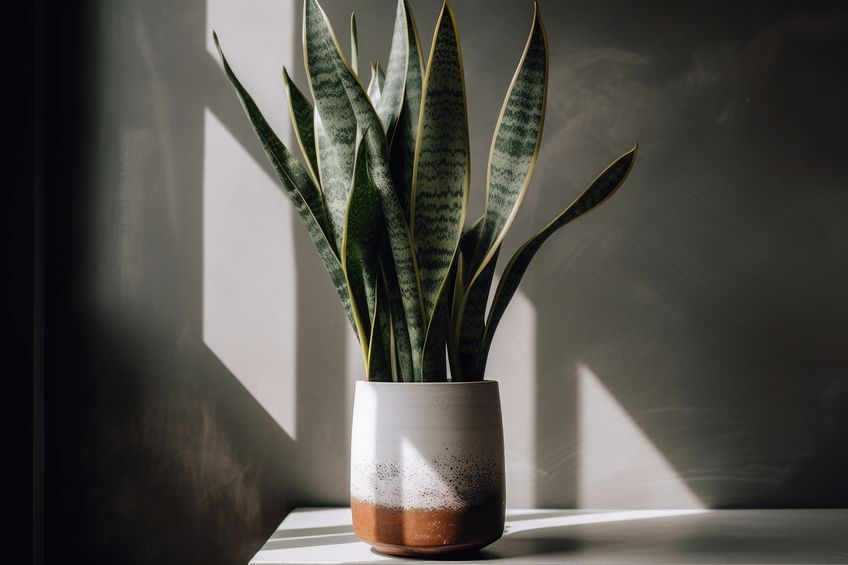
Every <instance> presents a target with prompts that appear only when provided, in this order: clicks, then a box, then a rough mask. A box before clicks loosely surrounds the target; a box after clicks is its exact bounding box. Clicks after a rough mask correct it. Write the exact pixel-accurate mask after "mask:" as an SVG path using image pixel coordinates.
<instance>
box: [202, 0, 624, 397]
mask: <svg viewBox="0 0 848 565" xmlns="http://www.w3.org/2000/svg"><path fill="white" fill-rule="evenodd" d="M350 26H351V27H350V31H351V34H350V35H351V48H350V50H351V53H350V62H348V58H347V57H346V56H345V54H344V52H343V51H342V49H341V47H340V45H339V41H338V39H337V38H336V35H335V34H334V32H333V28H332V27H331V25H330V22H329V20H328V18H327V16H326V14H325V13H324V11H323V9H322V8H321V6H320V5H319V4H318V2H317V1H316V0H305V1H304V9H303V59H304V66H305V68H306V76H307V78H308V81H309V91H310V92H311V101H310V100H309V98H308V97H307V96H305V95H304V94H303V92H302V91H301V90H300V89H299V88H298V87H297V86H296V85H295V84H294V82H293V81H292V79H291V77H290V76H289V74H288V73H287V72H286V70H285V68H284V69H283V72H282V79H283V82H284V83H285V86H286V90H287V95H288V102H289V107H290V110H291V117H292V123H293V126H294V131H295V137H296V138H297V142H298V144H299V145H300V150H301V153H302V155H303V162H301V161H300V160H299V159H298V158H297V157H296V156H295V155H294V154H293V153H292V152H291V151H290V150H289V149H288V148H287V147H286V146H285V145H284V144H283V143H282V142H281V141H280V139H279V138H278V137H277V135H276V134H275V133H274V131H273V130H272V129H271V127H270V126H269V124H268V122H267V121H266V120H265V118H264V117H263V116H262V113H261V112H260V110H259V108H258V107H257V105H256V103H255V102H254V101H253V99H252V98H251V96H250V94H248V92H247V91H246V90H245V89H244V87H243V86H242V84H241V82H239V80H238V78H237V77H236V75H235V73H234V72H233V69H232V68H231V67H230V65H229V64H228V62H227V60H226V58H225V57H224V54H223V52H222V51H221V46H220V43H219V42H218V37H217V35H215V37H214V38H215V44H216V45H217V47H218V52H219V54H220V56H221V60H222V63H223V67H224V71H225V73H226V75H227V77H228V78H229V80H230V82H231V83H232V85H233V87H234V88H235V91H236V94H237V95H238V98H239V99H240V101H241V104H242V106H243V107H244V110H245V112H246V113H247V116H248V119H249V120H250V122H251V124H252V126H253V129H254V130H255V132H256V134H257V136H258V137H259V140H260V142H261V143H262V147H263V148H264V150H265V152H266V154H267V156H268V158H269V159H270V161H271V164H272V166H273V168H274V170H275V172H276V174H277V176H278V178H279V182H280V185H281V186H282V189H283V190H284V191H285V193H286V194H287V195H288V196H289V198H290V199H291V201H292V203H293V204H294V207H295V209H296V210H297V213H298V214H299V215H300V217H301V218H302V219H303V221H304V223H305V224H306V229H307V231H308V233H309V236H310V237H311V238H312V241H313V242H314V244H315V246H316V248H317V249H318V253H319V255H320V256H321V260H322V261H323V263H324V266H325V267H326V269H327V272H328V273H329V275H330V280H331V282H332V284H333V286H334V288H335V291H336V293H337V294H338V296H339V299H340V300H341V303H342V306H343V307H344V310H345V313H346V314H347V318H348V320H349V321H350V324H351V326H352V328H353V330H354V332H355V333H356V336H357V337H358V339H359V344H360V346H361V349H362V355H363V359H364V362H365V371H366V375H367V378H368V379H369V380H378V381H401V382H409V381H444V380H447V378H448V370H447V365H446V357H447V359H448V362H449V364H450V374H451V378H452V379H453V380H465V381H468V380H481V379H482V378H483V376H484V374H485V370H486V359H487V357H488V353H489V348H490V347H491V344H492V338H493V336H494V334H495V330H496V329H497V327H498V323H499V322H500V320H501V317H502V316H503V314H504V311H505V310H506V308H507V305H508V304H509V302H510V299H511V298H512V296H513V295H514V294H515V291H516V289H517V288H518V285H519V283H520V281H521V278H522V276H523V275H524V273H525V272H526V271H527V267H528V266H529V264H530V262H531V260H532V259H533V257H534V255H535V254H536V252H537V251H538V250H539V248H540V247H541V246H542V244H543V243H544V242H545V241H547V239H548V238H549V237H550V236H551V235H553V234H554V232H556V231H557V230H558V229H559V228H561V227H562V226H564V225H566V224H568V223H569V222H571V221H573V220H575V219H577V218H578V217H580V216H581V215H583V214H585V213H586V212H589V211H590V210H592V209H594V208H595V207H597V206H599V205H600V204H601V203H603V202H604V201H605V200H606V199H607V198H609V197H610V196H611V195H612V194H613V193H614V192H615V191H616V189H618V187H619V186H620V185H621V184H622V182H623V181H624V179H625V177H626V176H627V174H628V172H629V171H630V169H631V167H632V166H633V161H634V158H635V155H636V146H634V147H633V148H631V149H630V150H629V151H627V152H626V153H624V154H623V155H622V156H621V157H619V158H618V159H616V160H615V161H613V162H612V164H610V165H609V166H608V167H607V168H606V169H605V170H604V171H603V172H602V173H601V174H600V175H599V176H598V177H597V178H596V179H595V180H594V181H592V182H591V183H590V184H589V186H588V187H587V188H586V189H585V191H584V192H583V193H582V194H580V196H578V197H577V199H576V200H574V201H573V202H572V203H570V204H568V205H567V206H566V207H565V208H564V209H563V210H562V211H561V212H559V213H558V214H557V215H556V216H555V217H554V218H553V219H552V220H551V221H550V222H549V223H548V224H547V225H546V226H545V227H544V228H543V229H542V230H541V231H540V232H538V233H537V234H536V235H535V236H533V237H532V238H531V239H530V240H529V241H527V242H526V243H525V244H524V245H522V246H521V247H520V248H519V249H518V251H516V252H515V254H514V255H513V256H512V258H511V259H510V260H509V262H508V263H507V265H506V268H505V269H504V271H503V274H502V275H501V278H500V281H499V283H498V285H497V289H496V290H495V295H494V298H493V300H492V302H491V306H490V307H489V308H488V313H487V308H486V306H487V302H488V298H489V294H490V292H491V287H492V282H493V276H494V272H495V265H496V263H497V260H498V255H499V254H500V250H501V246H502V243H503V240H504V236H505V235H506V233H507V230H508V229H509V227H510V225H511V224H512V222H513V219H514V218H515V215H516V212H517V210H518V207H519V205H520V204H521V201H522V200H523V198H524V195H525V193H526V191H527V188H528V186H529V184H530V178H531V176H532V174H533V169H534V168H535V165H536V158H537V156H538V154H539V145H540V142H541V139H542V126H543V123H544V118H545V102H546V98H547V86H548V44H547V38H546V35H545V28H544V26H543V24H542V17H541V13H540V11H539V5H538V3H536V4H535V7H534V14H533V21H532V25H531V28H530V34H529V37H528V39H527V43H526V45H525V47H524V52H523V54H522V56H521V59H520V61H519V63H518V68H517V69H516V71H515V75H514V77H513V79H512V83H511V84H510V86H509V90H508V91H507V94H506V98H505V100H504V103H503V106H502V108H501V112H500V117H499V119H498V122H497V126H496V128H495V133H494V139H493V140H492V145H491V150H490V152H489V163H488V170H487V179H486V180H487V182H486V206H485V211H484V213H483V215H482V216H481V217H480V218H479V219H477V221H476V222H474V223H473V224H472V225H471V226H470V227H469V228H468V229H464V227H465V224H466V214H467V210H468V192H469V176H470V153H469V147H468V119H467V108H466V99H465V79H464V76H463V66H462V53H461V50H460V43H459V35H458V32H457V27H456V21H455V19H454V14H453V11H452V10H451V7H450V5H449V4H448V2H447V1H445V2H444V4H443V5H442V8H441V13H440V16H439V18H438V22H437V24H436V30H435V34H434V36H433V43H432V46H431V48H430V55H429V60H428V61H427V63H426V65H425V64H424V61H423V58H422V52H421V45H420V42H419V38H418V32H417V30H416V26H415V19H414V18H413V15H412V12H411V11H410V7H409V4H408V2H407V0H399V1H398V5H397V14H396V19H395V25H394V31H393V37H392V44H391V51H390V54H389V58H388V64H387V65H386V68H385V72H384V71H383V69H382V67H380V66H379V65H377V64H374V65H372V66H371V77H370V81H369V83H368V86H367V87H366V86H365V82H364V81H363V78H364V77H360V76H359V74H358V67H359V63H358V59H359V54H358V47H357V34H356V20H355V18H354V17H353V16H352V17H351V21H350ZM445 352H447V356H446V355H445Z"/></svg>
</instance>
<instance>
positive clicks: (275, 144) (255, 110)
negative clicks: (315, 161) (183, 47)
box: [213, 34, 356, 329]
mask: <svg viewBox="0 0 848 565" xmlns="http://www.w3.org/2000/svg"><path fill="white" fill-rule="evenodd" d="M213 38H214V40H215V46H216V47H217V49H218V54H219V55H220V57H221V62H222V63H223V65H224V72H225V73H226V75H227V78H228V79H229V80H230V83H231V84H232V85H233V88H234V89H235V91H236V94H237V95H238V98H239V101H240V102H241V105H242V107H243V108H244V111H245V113H246V114H247V117H248V119H249V120H250V123H251V125H252V126H253V129H254V131H255V132H256V136H257V137H258V138H259V141H260V142H261V144H262V148H263V149H264V150H265V154H266V155H267V156H268V159H269V160H270V161H271V165H272V166H273V168H274V172H275V173H276V174H277V178H278V179H279V181H280V184H281V185H282V187H283V190H284V192H285V193H286V194H287V195H288V196H289V198H290V199H291V201H292V203H293V204H294V207H295V210H296V211H297V213H298V215H299V216H300V217H301V219H303V222H304V224H305V225H306V230H307V232H308V233H309V236H310V237H311V238H312V241H313V243H314V244H315V247H316V248H317V249H318V254H319V255H320V257H321V260H322V262H323V263H324V267H325V268H326V269H327V273H328V274H329V275H330V280H331V282H332V283H333V287H334V288H335V290H336V294H338V296H339V299H340V300H341V302H342V305H343V306H344V309H345V313H346V314H347V317H348V319H349V320H350V323H351V325H352V326H353V327H354V329H356V323H355V322H354V318H353V311H352V308H351V305H350V297H349V296H348V292H347V286H346V281H345V276H344V271H343V269H342V266H341V262H340V261H339V257H338V255H337V254H336V252H335V250H334V248H333V245H332V244H331V243H330V242H331V241H332V239H331V236H330V234H329V233H328V232H329V230H328V228H327V225H328V224H329V222H328V221H327V219H326V218H327V215H326V210H325V209H324V203H323V201H322V199H321V194H320V192H319V191H318V189H317V187H315V185H314V184H312V181H311V179H310V178H309V174H308V173H307V172H306V170H305V169H304V168H303V165H301V164H300V161H298V160H297V158H296V157H295V156H294V155H293V154H292V153H291V152H290V151H289V150H288V149H287V148H286V147H285V145H283V143H282V142H281V141H280V139H279V137H277V135H276V134H275V133H274V131H273V130H272V129H271V126H270V125H269V124H268V122H267V121H266V120H265V117H264V116H263V115H262V112H260V110H259V107H258V106H257V105H256V103H255V102H254V101H253V98H252V97H251V96H250V94H249V93H248V92H247V90H245V89H244V87H243V86H242V84H241V82H240V81H239V80H238V77H236V75H235V73H234V72H233V70H232V68H231V67H230V65H229V63H228V62H227V59H226V57H224V52H223V50H222V49H221V44H220V43H219V41H218V36H217V34H213Z"/></svg>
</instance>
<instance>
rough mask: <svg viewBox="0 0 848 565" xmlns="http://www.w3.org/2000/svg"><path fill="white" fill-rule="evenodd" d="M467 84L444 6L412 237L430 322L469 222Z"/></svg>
mask: <svg viewBox="0 0 848 565" xmlns="http://www.w3.org/2000/svg"><path fill="white" fill-rule="evenodd" d="M464 80H465V79H464V77H463V71H462V56H461V54H460V51H459V38H458V36H457V31H456V22H455V21H454V16H453V12H452V11H451V9H450V6H449V5H448V4H447V3H445V4H444V5H443V7H442V12H441V15H440V16H439V21H438V23H437V24H436V35H435V38H434V39H433V46H432V48H431V50H430V60H429V62H428V64H427V73H426V75H425V77H424V87H423V96H422V99H421V117H420V124H421V127H420V128H419V130H418V142H417V147H416V153H415V162H414V166H413V186H412V234H413V239H414V241H415V248H416V251H417V253H418V262H419V263H418V266H419V271H420V276H421V292H422V298H423V301H424V315H425V319H426V320H430V319H431V318H432V317H433V312H434V310H435V308H436V303H437V301H438V298H439V295H440V294H441V292H442V288H443V286H444V284H445V281H446V279H447V275H448V271H449V270H450V267H451V263H452V262H453V257H454V253H455V251H456V248H457V245H458V244H459V238H460V236H461V235H462V225H463V223H464V222H465V212H466V204H467V200H468V184H469V168H470V155H469V151H468V121H467V117H466V107H465V84H464Z"/></svg>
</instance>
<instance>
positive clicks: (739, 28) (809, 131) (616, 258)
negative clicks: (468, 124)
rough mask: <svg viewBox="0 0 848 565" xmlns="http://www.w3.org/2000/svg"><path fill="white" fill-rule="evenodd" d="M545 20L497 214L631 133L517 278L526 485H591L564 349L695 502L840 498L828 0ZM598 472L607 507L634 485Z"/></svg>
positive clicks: (846, 86) (844, 374)
mask: <svg viewBox="0 0 848 565" xmlns="http://www.w3.org/2000/svg"><path fill="white" fill-rule="evenodd" d="M545 18H546V24H547V27H548V33H549V36H550V38H551V42H552V51H553V53H554V54H553V55H552V59H551V63H552V70H553V73H554V76H552V83H551V98H550V100H549V113H548V118H547V122H546V131H545V141H544V143H543V151H542V155H541V157H540V161H539V163H540V164H539V170H538V172H537V176H536V179H537V180H536V181H535V183H534V184H535V186H534V187H533V188H532V189H531V192H530V194H529V196H528V199H527V201H526V204H525V215H524V218H525V219H526V218H528V217H529V218H531V220H532V221H527V220H523V221H522V222H521V223H520V224H519V225H517V226H516V230H515V231H516V232H517V233H518V234H519V235H521V236H524V235H525V233H526V235H529V234H530V233H531V230H530V229H529V226H530V225H531V224H532V225H540V224H543V223H544V222H545V221H546V219H547V218H548V217H549V216H550V215H551V213H550V210H553V209H556V208H558V207H559V206H560V205H561V204H562V203H563V202H567V201H569V200H570V199H571V198H572V197H573V195H575V194H576V193H577V192H578V191H579V190H580V188H581V187H582V186H584V185H585V183H587V182H588V181H589V180H591V179H592V178H593V177H594V175H595V174H597V172H598V171H599V170H601V169H602V168H603V166H604V165H605V164H606V163H607V162H609V161H610V160H611V159H613V158H614V157H616V156H617V155H618V154H620V153H621V152H622V151H623V150H625V149H626V148H627V146H628V145H629V144H631V143H632V142H634V141H640V142H641V143H642V145H641V148H640V155H639V158H638V159H637V164H636V168H635V170H634V173H633V174H632V175H631V177H630V179H629V180H628V181H627V184H626V186H625V187H624V188H623V190H622V191H621V192H620V193H619V194H617V195H616V196H615V197H614V198H613V200H612V201H611V202H610V203H609V204H607V205H606V207H605V208H603V209H602V210H601V211H599V212H598V213H596V214H593V215H591V216H590V217H588V218H587V219H585V220H581V222H579V223H578V224H574V225H573V226H572V227H570V228H566V229H564V230H563V232H562V233H561V234H560V235H559V236H557V238H556V239H555V240H554V241H552V242H550V243H548V247H547V248H545V249H544V250H543V251H542V252H541V253H540V254H539V255H538V257H537V259H536V264H535V265H534V267H533V268H531V270H530V272H529V273H528V275H527V277H526V278H525V281H524V286H523V288H524V289H525V292H526V293H527V296H528V298H529V299H530V300H532V301H533V302H534V303H535V304H536V306H537V312H538V332H537V335H538V336H539V339H538V342H537V343H538V352H537V363H538V379H539V382H538V385H537V390H538V395H537V398H538V404H537V422H538V423H537V430H538V435H537V440H536V441H537V453H538V454H539V455H538V457H539V458H538V465H539V469H538V472H539V480H538V483H537V495H538V499H539V502H540V504H542V505H545V506H547V505H551V506H558V505H561V504H566V505H581V504H585V501H582V500H581V496H580V495H581V488H580V486H579V485H580V484H581V482H583V483H586V482H591V481H594V484H595V485H596V486H597V485H602V484H603V482H602V481H603V480H604V479H603V478H598V477H579V476H576V475H577V474H578V473H577V471H576V469H575V467H574V462H575V461H577V460H578V458H579V457H580V456H581V447H580V445H579V442H577V441H575V440H576V439H577V438H576V435H575V434H577V435H579V437H582V438H589V440H591V437H592V430H577V422H576V421H574V420H573V419H570V416H563V414H574V410H575V406H574V397H575V388H574V382H575V375H576V368H577V366H578V364H579V363H586V364H587V365H588V366H589V367H591V368H592V369H593V370H594V371H595V372H596V373H597V375H598V376H599V377H600V379H601V380H602V381H603V384H604V386H605V387H606V388H608V389H609V390H610V391H611V392H612V393H613V395H614V396H615V398H616V400H617V401H618V402H619V403H620V404H621V405H622V406H623V407H624V408H625V409H626V410H627V412H628V414H629V416H630V417H631V418H632V420H633V421H634V422H635V423H636V424H638V426H639V427H640V429H641V430H642V432H643V433H644V434H645V435H646V436H647V437H648V438H649V439H650V441H651V442H652V443H654V444H655V445H656V446H657V447H658V448H659V450H660V451H661V452H662V454H663V456H664V457H665V458H666V459H667V460H668V461H669V462H670V463H671V465H672V466H673V467H674V469H675V471H676V472H677V474H678V475H679V477H680V479H681V480H682V481H683V482H684V483H685V484H686V485H687V486H688V487H689V488H690V489H691V490H692V491H693V492H694V493H695V494H696V495H697V496H698V497H699V498H700V500H701V501H702V503H703V504H705V505H707V506H709V507H782V506H844V505H845V504H848V485H846V483H845V481H844V480H842V479H841V478H840V477H843V476H845V474H846V472H848V449H846V445H845V442H844V441H842V438H843V437H844V435H845V433H846V431H848V417H846V414H848V365H846V362H845V356H844V344H845V343H846V342H848V334H846V331H845V327H846V326H845V321H846V320H848V303H846V301H845V300H844V299H843V298H842V291H841V288H842V287H843V286H844V285H845V282H846V281H848V259H846V258H848V254H846V253H845V243H844V242H845V241H848V239H846V236H848V228H847V227H846V224H845V222H844V216H845V212H846V211H848V192H846V190H845V183H844V181H843V180H842V172H841V169H842V165H841V160H842V159H841V157H839V156H838V155H837V152H838V149H837V148H838V147H840V146H841V139H842V137H843V132H844V131H845V127H846V125H848V122H846V118H845V116H844V113H842V112H841V111H840V110H839V108H840V107H841V102H840V101H841V100H842V99H843V98H844V97H845V96H846V95H848V80H846V78H845V75H844V73H840V72H839V70H838V69H840V68H841V65H842V63H841V59H840V56H839V55H838V53H842V52H844V51H845V49H846V47H848V21H847V20H848V13H846V10H845V9H844V7H842V6H839V5H838V4H833V3H814V4H810V5H805V6H804V7H799V6H797V5H794V4H791V3H760V2H755V3H753V4H749V5H746V6H741V5H738V4H734V3H719V4H715V5H711V6H709V7H707V6H689V5H687V6H683V5H677V4H663V5H662V7H659V6H657V7H655V9H653V10H644V9H642V8H641V7H637V6H634V5H630V4H627V3H619V2H616V3H613V4H603V5H601V4H597V3H591V2H578V3H576V4H570V5H569V6H567V7H566V6H560V5H556V6H554V5H549V6H546V7H545ZM837 115H838V116H839V117H838V118H837V117H835V116H837ZM563 162H564V163H566V164H567V168H563V166H562V165H561V164H560V163H563ZM524 222H526V223H524ZM522 232H524V233H522ZM515 239H517V240H518V241H521V240H523V237H516V238H515ZM566 418H568V419H570V421H564V419H566ZM604 486H605V487H606V488H607V489H608V493H609V495H608V497H607V498H606V499H605V502H604V503H605V504H607V505H610V506H616V505H621V504H622V501H626V500H628V499H629V498H630V497H629V495H628V493H634V492H638V490H639V489H640V486H644V483H643V484H642V485H640V484H639V482H638V481H636V480H633V481H632V482H631V483H630V484H622V483H618V484H606V485H604ZM594 503H595V504H597V501H595V502H594Z"/></svg>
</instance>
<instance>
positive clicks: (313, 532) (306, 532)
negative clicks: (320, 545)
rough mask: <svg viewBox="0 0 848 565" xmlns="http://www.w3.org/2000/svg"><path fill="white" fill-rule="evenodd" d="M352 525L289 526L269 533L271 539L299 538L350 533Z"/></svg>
mask: <svg viewBox="0 0 848 565" xmlns="http://www.w3.org/2000/svg"><path fill="white" fill-rule="evenodd" d="M352 533H353V527H352V526H322V527H317V528H291V529H285V530H277V531H276V532H274V533H273V534H271V538H270V539H272V540H275V539H286V538H301V537H307V536H325V535H329V534H352Z"/></svg>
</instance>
